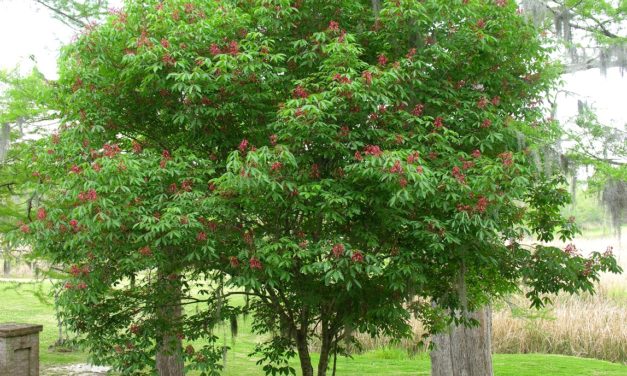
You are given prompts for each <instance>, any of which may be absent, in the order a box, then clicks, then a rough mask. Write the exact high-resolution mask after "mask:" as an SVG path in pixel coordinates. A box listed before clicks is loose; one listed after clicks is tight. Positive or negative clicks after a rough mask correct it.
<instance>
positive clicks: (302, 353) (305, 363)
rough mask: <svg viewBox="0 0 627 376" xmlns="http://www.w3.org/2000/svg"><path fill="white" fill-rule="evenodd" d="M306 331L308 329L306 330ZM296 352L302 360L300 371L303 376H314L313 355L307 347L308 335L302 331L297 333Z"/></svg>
mask: <svg viewBox="0 0 627 376" xmlns="http://www.w3.org/2000/svg"><path fill="white" fill-rule="evenodd" d="M304 330H305V331H306V330H307V329H304ZM296 350H297V351H298V359H299V360H300V369H301V372H302V374H303V376H313V374H314V371H313V365H312V364H311V355H310V354H309V347H308V346H307V333H303V332H302V329H301V330H299V331H298V332H297V333H296Z"/></svg>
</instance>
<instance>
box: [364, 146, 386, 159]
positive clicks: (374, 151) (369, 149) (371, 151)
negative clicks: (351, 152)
mask: <svg viewBox="0 0 627 376" xmlns="http://www.w3.org/2000/svg"><path fill="white" fill-rule="evenodd" d="M364 153H365V154H366V155H372V156H374V157H380V156H381V154H383V152H382V151H381V148H380V147H379V146H377V145H368V146H366V149H365V150H364Z"/></svg>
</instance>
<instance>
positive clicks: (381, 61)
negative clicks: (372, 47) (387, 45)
mask: <svg viewBox="0 0 627 376" xmlns="http://www.w3.org/2000/svg"><path fill="white" fill-rule="evenodd" d="M377 61H378V62H379V65H386V64H387V63H388V58H387V57H386V56H385V55H384V54H381V55H379V57H378V58H377Z"/></svg>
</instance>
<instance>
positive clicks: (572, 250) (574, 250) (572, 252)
mask: <svg viewBox="0 0 627 376" xmlns="http://www.w3.org/2000/svg"><path fill="white" fill-rule="evenodd" d="M564 253H566V254H567V255H569V256H575V255H577V247H576V246H575V245H574V244H572V243H571V244H568V245H567V246H566V248H564Z"/></svg>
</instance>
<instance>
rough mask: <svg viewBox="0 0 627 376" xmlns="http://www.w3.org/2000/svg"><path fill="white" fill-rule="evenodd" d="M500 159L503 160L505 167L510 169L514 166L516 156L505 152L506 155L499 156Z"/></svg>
mask: <svg viewBox="0 0 627 376" xmlns="http://www.w3.org/2000/svg"><path fill="white" fill-rule="evenodd" d="M498 157H499V158H501V161H502V162H503V166H505V167H510V166H511V165H512V164H514V159H513V158H514V155H513V154H512V152H511V151H508V152H505V153H501V154H499V155H498Z"/></svg>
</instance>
